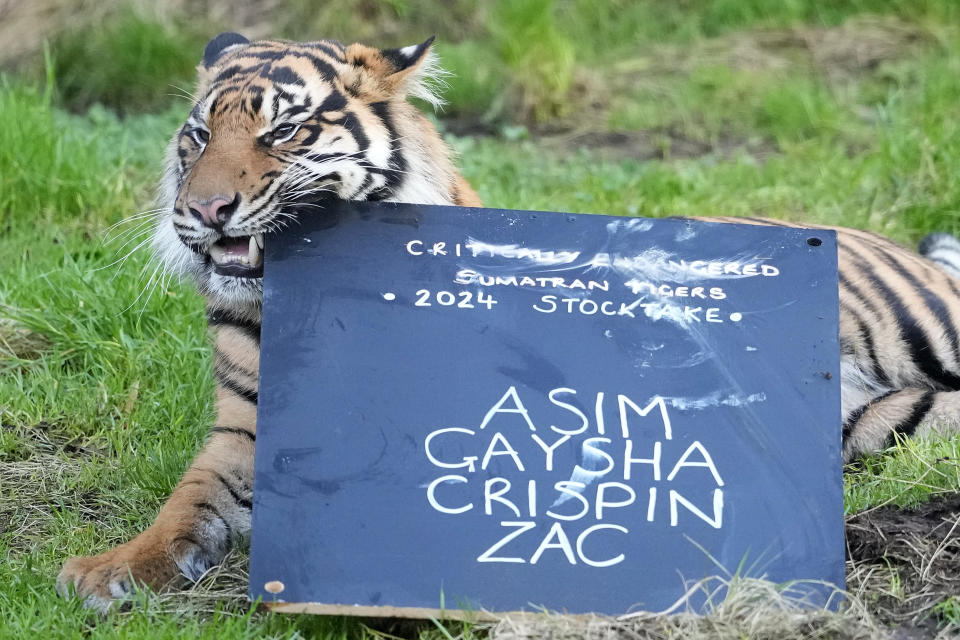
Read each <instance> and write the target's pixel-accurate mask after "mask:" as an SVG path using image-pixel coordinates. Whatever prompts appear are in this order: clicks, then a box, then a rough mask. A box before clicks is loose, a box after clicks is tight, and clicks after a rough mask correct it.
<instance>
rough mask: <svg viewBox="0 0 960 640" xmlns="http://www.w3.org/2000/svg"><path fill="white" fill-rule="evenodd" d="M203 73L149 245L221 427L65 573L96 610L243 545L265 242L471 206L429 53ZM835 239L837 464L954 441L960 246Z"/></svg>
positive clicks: (235, 44) (225, 37) (232, 41)
mask: <svg viewBox="0 0 960 640" xmlns="http://www.w3.org/2000/svg"><path fill="white" fill-rule="evenodd" d="M198 71H199V82H198V90H197V95H198V96H199V99H198V100H197V102H196V104H195V105H194V107H193V109H192V111H191V113H190V116H189V118H188V119H187V122H186V123H185V124H184V126H183V127H182V128H181V129H180V131H179V132H178V133H177V135H176V136H175V137H174V139H173V141H172V142H171V145H170V150H169V154H168V167H167V171H166V174H165V178H164V183H163V193H164V195H163V198H164V204H165V205H166V209H165V211H164V212H163V213H162V216H163V218H162V220H161V221H160V224H159V225H158V228H157V231H156V235H155V238H154V245H155V248H156V251H157V254H158V256H159V258H160V259H161V260H162V261H163V262H164V263H165V265H166V267H167V268H168V269H169V270H171V271H174V272H176V273H179V274H183V275H188V276H191V277H193V278H194V279H195V280H196V282H197V285H198V288H199V290H200V292H201V293H202V294H203V295H204V296H205V297H206V300H207V308H208V318H209V324H210V326H211V328H212V332H213V334H214V341H215V358H214V370H215V373H216V380H217V387H216V412H217V418H216V421H215V424H214V426H213V428H212V429H211V433H210V436H209V439H208V441H207V444H206V446H205V447H204V449H203V451H202V452H201V453H200V454H199V455H198V456H197V458H196V460H195V461H194V463H193V465H192V466H191V467H190V469H189V470H188V471H187V472H186V474H185V475H184V477H183V480H182V481H181V482H180V484H179V485H178V486H177V488H176V489H175V490H174V492H173V494H172V495H171V497H170V499H169V500H168V501H167V503H166V504H165V505H164V506H163V508H162V509H161V510H160V512H159V514H158V515H157V518H156V521H155V522H154V524H153V525H152V526H151V527H149V528H148V529H147V530H146V531H144V532H143V533H142V534H141V535H139V536H138V537H136V538H134V539H133V540H131V541H130V542H127V543H126V544H123V545H120V546H118V547H117V548H115V549H113V550H110V551H107V552H105V553H103V554H101V555H98V556H91V557H84V558H74V559H71V560H70V561H68V562H67V563H66V564H65V565H64V567H63V570H62V571H61V573H60V576H59V578H58V581H57V584H58V590H59V591H60V592H61V593H67V592H71V591H72V592H74V593H76V594H77V595H78V596H79V597H82V598H84V599H85V602H86V603H87V604H88V605H89V606H92V607H96V608H99V609H102V610H106V609H108V608H109V607H110V606H112V604H113V603H114V601H115V600H116V599H118V598H122V597H124V596H126V595H127V594H128V593H129V592H130V590H131V588H132V587H133V584H132V582H131V578H132V580H133V581H135V582H138V583H143V584H147V585H151V586H154V587H159V586H163V585H165V584H167V583H171V582H174V581H177V580H179V579H181V578H182V577H186V578H187V579H190V580H196V579H197V578H199V577H200V576H201V575H202V574H203V573H204V572H205V571H207V570H208V569H209V568H211V567H212V566H214V565H216V564H217V563H219V562H220V560H221V559H222V558H223V556H224V554H225V553H226V552H227V550H228V549H229V548H230V546H231V545H232V544H234V543H235V542H236V541H237V540H239V539H241V538H243V537H244V536H245V535H246V534H247V532H248V531H249V529H250V515H251V503H252V497H253V491H252V485H253V450H254V442H255V440H256V404H257V392H258V371H259V345H260V319H261V302H262V289H261V279H260V277H259V275H260V272H259V270H258V266H259V264H258V261H257V260H256V258H257V257H258V256H259V252H258V250H257V249H256V248H255V246H254V245H256V246H257V247H260V246H261V245H260V242H261V240H262V235H260V234H263V233H266V232H269V231H270V230H271V229H276V228H277V227H278V226H280V225H282V224H284V223H285V220H286V219H287V218H288V217H290V216H292V215H293V214H295V213H299V214H302V215H310V214H311V209H310V207H312V206H316V204H315V203H316V198H317V196H318V194H321V193H328V194H329V196H330V197H334V198H340V199H348V200H365V199H366V200H370V199H381V200H392V201H402V202H412V203H423V204H456V205H463V206H479V205H480V201H479V198H478V197H477V194H476V193H475V192H474V191H473V190H472V189H471V187H470V186H469V185H468V184H467V182H466V181H465V180H464V179H463V178H462V177H461V176H460V174H459V173H457V171H456V169H455V168H454V166H453V163H452V162H451V153H450V150H449V149H448V147H447V146H446V145H445V144H444V143H443V141H442V140H441V138H440V136H439V135H438V134H437V132H436V130H435V129H434V127H433V126H432V125H431V124H430V123H429V121H428V120H427V119H426V118H424V117H423V116H422V115H421V114H420V113H419V112H418V111H417V110H416V109H414V108H413V107H412V106H411V105H410V104H409V103H408V102H407V97H408V96H411V95H413V96H418V97H420V98H423V99H425V100H427V101H428V102H434V103H435V102H436V98H435V96H434V94H433V93H432V92H431V90H430V86H429V80H430V78H431V74H434V73H436V71H435V67H434V66H433V57H432V54H431V52H430V41H429V40H428V41H427V42H425V43H423V44H420V45H414V46H411V47H406V48H403V49H393V50H386V51H378V50H376V49H372V48H369V47H366V46H363V45H359V44H353V45H350V46H347V47H344V46H343V45H341V44H339V43H337V42H333V41H320V42H313V43H291V42H283V41H274V40H267V41H259V42H253V43H251V42H248V41H247V40H246V39H245V38H243V37H242V36H239V35H237V34H222V35H220V36H218V37H217V38H215V39H214V40H213V41H211V42H210V44H209V45H208V46H207V49H206V51H205V52H204V59H203V62H202V63H201V64H200V66H199V68H198ZM305 198H307V199H309V201H310V204H305ZM321 206H322V205H321ZM713 220H716V219H713ZM719 220H720V221H723V222H748V223H755V224H771V225H779V224H784V223H781V222H777V221H772V220H750V219H742V218H736V219H732V218H728V219H722V218H721V219H719ZM838 233H839V243H840V244H839V246H840V248H839V252H840V271H841V275H840V305H841V307H840V312H841V316H840V333H841V336H840V338H841V339H840V341H841V348H842V355H841V357H842V366H841V382H842V396H843V419H844V444H843V446H844V459H845V460H851V459H853V458H855V457H857V456H859V455H861V454H863V453H866V452H872V451H877V450H880V449H882V448H884V447H886V446H888V445H889V444H891V443H892V442H894V441H895V439H896V438H897V437H899V436H910V435H913V434H915V433H916V434H923V433H927V432H930V431H947V430H951V431H952V430H955V429H956V428H957V424H958V420H957V416H960V395H958V393H957V392H958V390H960V351H958V349H960V345H958V340H957V329H956V327H957V323H956V321H957V320H960V295H958V282H957V281H955V280H954V279H953V278H952V277H951V276H949V275H947V270H950V271H951V272H953V273H956V272H957V271H956V269H957V266H960V250H957V248H958V247H960V244H958V243H956V241H955V240H954V241H952V244H951V241H949V240H947V239H944V238H939V239H938V240H936V241H931V242H930V243H929V245H928V246H927V249H928V250H929V251H928V254H929V256H930V259H927V258H923V257H921V256H919V255H917V254H915V253H913V252H910V251H908V250H906V249H904V248H902V247H900V246H898V245H896V244H894V243H893V242H890V241H889V240H886V239H884V238H882V237H880V236H878V235H875V234H872V233H868V232H864V231H855V230H851V229H838ZM245 247H246V248H245ZM244 257H246V259H247V261H246V263H244V262H243V258H244ZM940 267H943V268H940Z"/></svg>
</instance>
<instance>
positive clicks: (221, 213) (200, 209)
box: [187, 193, 240, 231]
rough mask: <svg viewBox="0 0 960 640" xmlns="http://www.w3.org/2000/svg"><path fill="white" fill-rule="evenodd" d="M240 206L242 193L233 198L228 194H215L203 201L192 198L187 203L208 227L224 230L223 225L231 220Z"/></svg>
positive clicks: (192, 211)
mask: <svg viewBox="0 0 960 640" xmlns="http://www.w3.org/2000/svg"><path fill="white" fill-rule="evenodd" d="M239 206H240V194H239V193H236V194H234V196H233V200H230V199H228V198H227V197H226V196H214V197H213V198H211V199H209V200H205V201H203V202H201V201H199V200H191V201H190V202H188V203H187V208H188V209H190V213H192V214H193V215H194V216H195V217H196V218H197V219H198V220H200V221H201V222H203V224H205V225H206V226H208V227H212V228H214V229H217V230H218V231H219V230H222V229H223V226H224V225H225V224H227V222H229V221H230V218H231V217H232V216H233V214H234V213H236V211H237V207H239Z"/></svg>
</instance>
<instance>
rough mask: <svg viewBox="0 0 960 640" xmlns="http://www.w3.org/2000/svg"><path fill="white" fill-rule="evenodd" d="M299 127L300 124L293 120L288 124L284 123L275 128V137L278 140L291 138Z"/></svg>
mask: <svg viewBox="0 0 960 640" xmlns="http://www.w3.org/2000/svg"><path fill="white" fill-rule="evenodd" d="M299 128H300V125H298V124H293V123H291V122H288V123H287V124H282V125H280V126H279V127H277V128H276V129H274V130H273V137H274V138H276V139H277V140H282V139H284V138H289V137H290V136H292V135H293V134H294V133H296V131H297V129H299Z"/></svg>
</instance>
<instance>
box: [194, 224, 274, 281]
mask: <svg viewBox="0 0 960 640" xmlns="http://www.w3.org/2000/svg"><path fill="white" fill-rule="evenodd" d="M207 255H208V256H209V258H210V262H211V263H212V264H213V270H214V271H215V272H216V273H218V274H220V275H222V276H231V277H234V278H262V277H263V234H262V233H257V234H254V235H252V236H234V237H226V236H224V237H221V238H220V239H219V240H217V241H216V242H214V243H213V244H212V245H210V248H209V249H208V252H207Z"/></svg>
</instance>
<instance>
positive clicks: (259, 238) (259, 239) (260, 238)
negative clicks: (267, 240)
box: [253, 233, 263, 251]
mask: <svg viewBox="0 0 960 640" xmlns="http://www.w3.org/2000/svg"><path fill="white" fill-rule="evenodd" d="M253 237H254V238H255V239H256V241H257V246H258V247H260V251H263V234H262V233H258V234H256V235H254V236H253Z"/></svg>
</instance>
